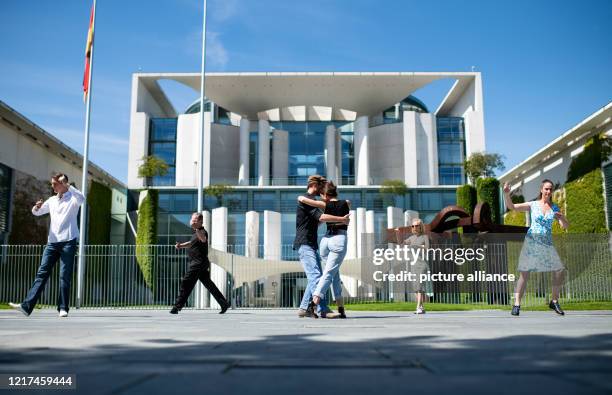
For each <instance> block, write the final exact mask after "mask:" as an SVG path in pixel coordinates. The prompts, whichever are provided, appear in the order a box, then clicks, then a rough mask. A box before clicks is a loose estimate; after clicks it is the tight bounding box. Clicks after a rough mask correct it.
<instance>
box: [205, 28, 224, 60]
mask: <svg viewBox="0 0 612 395" xmlns="http://www.w3.org/2000/svg"><path fill="white" fill-rule="evenodd" d="M219 37H220V34H219V33H217V32H208V33H207V34H206V61H207V62H210V63H211V64H212V65H214V66H218V67H221V68H224V67H225V65H227V62H228V61H229V55H228V53H227V49H225V46H223V43H222V42H221V39H220V38H219Z"/></svg>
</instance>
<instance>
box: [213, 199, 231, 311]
mask: <svg viewBox="0 0 612 395" xmlns="http://www.w3.org/2000/svg"><path fill="white" fill-rule="evenodd" d="M211 222H212V236H211V242H210V243H211V247H212V248H214V249H216V250H219V251H223V252H225V251H227V207H218V208H215V209H213V210H212V219H211ZM210 278H211V279H212V280H213V282H214V283H215V285H216V286H217V288H219V290H220V291H221V293H222V294H223V295H224V296H225V297H227V293H226V289H225V288H226V284H227V273H226V272H225V270H223V269H222V268H221V267H220V266H218V265H216V264H215V263H211V264H210ZM210 307H211V308H213V309H220V308H221V306H219V304H218V303H217V301H216V300H215V299H214V298H212V297H211V298H210Z"/></svg>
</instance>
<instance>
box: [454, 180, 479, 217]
mask: <svg viewBox="0 0 612 395" xmlns="http://www.w3.org/2000/svg"><path fill="white" fill-rule="evenodd" d="M476 202H477V196H476V188H474V187H473V186H472V185H469V184H466V185H462V186H460V187H459V188H457V206H459V207H461V208H463V209H464V210H465V211H467V212H468V213H469V214H470V215H472V214H474V207H476Z"/></svg>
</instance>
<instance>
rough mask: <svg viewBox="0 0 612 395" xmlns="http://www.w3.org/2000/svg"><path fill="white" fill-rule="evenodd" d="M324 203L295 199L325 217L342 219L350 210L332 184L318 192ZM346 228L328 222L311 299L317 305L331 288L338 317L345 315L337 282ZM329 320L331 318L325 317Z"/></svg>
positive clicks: (344, 251) (344, 247)
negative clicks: (322, 268)
mask: <svg viewBox="0 0 612 395" xmlns="http://www.w3.org/2000/svg"><path fill="white" fill-rule="evenodd" d="M321 197H322V198H323V200H322V201H321V200H313V199H309V198H307V197H305V196H300V197H299V198H298V200H299V201H300V202H302V203H304V204H307V205H309V206H313V207H317V208H320V209H322V210H324V214H329V215H334V216H337V217H343V216H345V215H347V214H349V212H350V210H351V207H350V202H349V201H348V200H338V191H337V188H336V185H334V183H333V182H331V181H327V183H326V184H325V186H324V187H323V189H322V191H321ZM347 228H348V226H347V225H346V224H344V223H337V222H328V223H327V232H326V233H325V236H323V239H321V243H320V246H319V249H320V251H321V260H322V262H323V264H324V265H325V269H324V271H323V275H322V276H321V278H320V279H319V283H318V284H317V288H316V290H315V291H314V292H313V294H312V295H313V297H312V300H313V302H314V304H317V305H318V304H319V303H320V302H321V299H322V298H323V296H324V295H325V293H326V292H327V290H328V289H329V287H330V285H331V287H332V289H333V293H334V299H335V300H336V304H337V305H338V312H339V313H340V318H346V314H345V312H344V301H343V300H342V284H341V282H340V265H341V264H342V260H343V259H344V257H345V256H346V247H347V240H346V231H347ZM328 318H332V316H331V315H330V314H328Z"/></svg>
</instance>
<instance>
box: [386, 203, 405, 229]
mask: <svg viewBox="0 0 612 395" xmlns="http://www.w3.org/2000/svg"><path fill="white" fill-rule="evenodd" d="M401 226H404V211H403V210H402V209H401V208H399V207H391V206H389V207H387V228H389V229H393V228H399V227H401Z"/></svg>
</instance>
